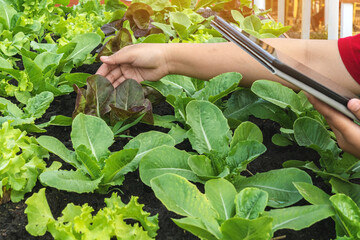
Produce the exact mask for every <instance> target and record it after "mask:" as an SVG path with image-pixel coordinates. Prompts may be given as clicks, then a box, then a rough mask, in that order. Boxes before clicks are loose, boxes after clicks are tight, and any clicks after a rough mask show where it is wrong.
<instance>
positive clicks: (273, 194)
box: [233, 168, 312, 208]
mask: <svg viewBox="0 0 360 240" xmlns="http://www.w3.org/2000/svg"><path fill="white" fill-rule="evenodd" d="M279 176H281V177H279ZM293 182H306V183H312V181H311V177H310V176H309V175H308V174H307V173H306V172H305V171H302V170H299V169H296V168H286V169H278V170H271V171H268V172H265V173H257V174H256V175H254V176H252V177H248V178H243V177H242V178H240V177H239V178H237V179H235V181H234V182H233V184H234V186H235V188H236V189H237V191H240V190H242V189H244V188H246V187H255V188H260V189H262V190H264V191H266V192H267V193H268V194H269V202H268V206H270V207H274V208H281V207H286V206H290V205H292V204H294V203H296V202H298V201H299V200H300V199H301V198H302V196H301V195H300V194H299V192H298V191H297V189H296V188H295V186H294V185H293Z"/></svg>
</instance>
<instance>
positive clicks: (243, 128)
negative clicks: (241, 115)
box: [230, 121, 263, 148]
mask: <svg viewBox="0 0 360 240" xmlns="http://www.w3.org/2000/svg"><path fill="white" fill-rule="evenodd" d="M245 140H255V141H258V142H261V143H262V142H263V134H262V132H261V130H260V128H259V127H258V126H257V125H256V124H254V123H252V122H248V121H246V122H242V123H241V124H240V125H239V126H238V127H237V128H236V129H235V131H234V135H233V138H232V140H231V143H230V148H232V147H233V146H234V145H236V144H237V143H238V142H240V141H245Z"/></svg>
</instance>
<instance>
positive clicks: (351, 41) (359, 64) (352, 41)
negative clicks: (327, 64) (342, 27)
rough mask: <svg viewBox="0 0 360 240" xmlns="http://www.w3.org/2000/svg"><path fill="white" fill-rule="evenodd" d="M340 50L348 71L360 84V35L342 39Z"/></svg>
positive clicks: (339, 45)
mask: <svg viewBox="0 0 360 240" xmlns="http://www.w3.org/2000/svg"><path fill="white" fill-rule="evenodd" d="M338 48H339V52H340V56H341V59H342V61H343V63H344V65H345V67H346V69H347V70H348V72H349V73H350V75H351V76H352V77H353V78H354V79H355V81H356V82H358V83H359V84H360V34H357V35H355V36H350V37H345V38H340V39H339V40H338Z"/></svg>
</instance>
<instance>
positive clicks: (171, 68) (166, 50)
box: [162, 43, 178, 74]
mask: <svg viewBox="0 0 360 240" xmlns="http://www.w3.org/2000/svg"><path fill="white" fill-rule="evenodd" d="M176 45H177V44H176V43H167V44H164V45H163V48H162V51H163V55H164V59H165V66H166V70H167V74H176V73H177V71H176V65H177V63H176V57H175V56H177V55H178V54H177V51H176V49H177V46H176Z"/></svg>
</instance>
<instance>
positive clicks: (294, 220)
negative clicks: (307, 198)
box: [268, 205, 334, 232]
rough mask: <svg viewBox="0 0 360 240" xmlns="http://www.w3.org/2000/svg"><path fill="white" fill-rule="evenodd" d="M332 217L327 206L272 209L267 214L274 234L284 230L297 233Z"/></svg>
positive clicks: (331, 212) (331, 209)
mask: <svg viewBox="0 0 360 240" xmlns="http://www.w3.org/2000/svg"><path fill="white" fill-rule="evenodd" d="M333 215H334V210H333V208H332V207H331V206H329V205H309V206H296V207H289V208H283V209H274V210H271V211H269V213H268V216H270V217H272V218H273V219H274V221H273V226H272V229H273V231H274V232H275V231H277V230H279V229H285V228H286V229H293V230H296V231H298V230H301V229H304V228H307V227H310V226H311V225H313V224H314V223H316V222H319V221H321V220H323V219H325V218H328V217H331V216H333Z"/></svg>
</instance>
